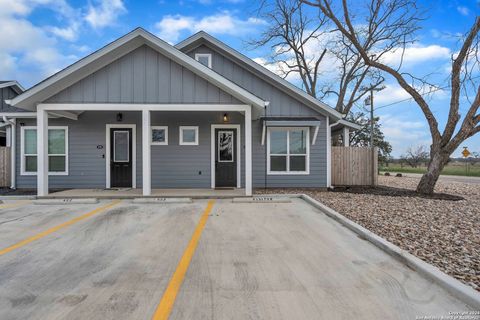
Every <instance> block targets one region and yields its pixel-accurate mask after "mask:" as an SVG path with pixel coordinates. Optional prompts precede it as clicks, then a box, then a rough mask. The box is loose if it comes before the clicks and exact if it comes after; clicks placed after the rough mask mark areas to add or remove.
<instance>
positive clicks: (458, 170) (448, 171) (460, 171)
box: [380, 164, 480, 177]
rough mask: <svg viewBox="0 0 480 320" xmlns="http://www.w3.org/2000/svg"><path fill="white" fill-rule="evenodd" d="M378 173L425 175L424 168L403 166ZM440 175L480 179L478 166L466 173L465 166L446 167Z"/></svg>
mask: <svg viewBox="0 0 480 320" xmlns="http://www.w3.org/2000/svg"><path fill="white" fill-rule="evenodd" d="M380 171H388V172H393V173H396V172H401V173H425V172H426V171H427V168H426V167H418V168H412V167H407V166H404V167H403V168H402V167H401V166H399V165H389V166H388V167H380ZM442 174H444V175H451V176H470V177H480V165H479V164H476V165H475V166H472V165H469V166H468V172H467V171H466V169H465V165H449V166H446V167H445V168H444V169H443V171H442Z"/></svg>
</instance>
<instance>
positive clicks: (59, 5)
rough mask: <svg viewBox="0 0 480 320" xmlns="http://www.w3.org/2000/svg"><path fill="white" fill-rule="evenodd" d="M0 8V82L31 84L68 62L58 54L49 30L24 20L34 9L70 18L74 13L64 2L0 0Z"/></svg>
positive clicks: (69, 59) (49, 0)
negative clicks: (5, 80)
mask: <svg viewBox="0 0 480 320" xmlns="http://www.w3.org/2000/svg"><path fill="white" fill-rule="evenodd" d="M0 7H1V8H2V10H1V11H0V30H2V32H0V61H1V62H0V75H1V77H2V78H11V79H17V80H20V81H22V80H23V81H22V82H28V83H30V84H31V83H32V82H35V81H38V80H40V79H42V78H43V77H45V76H48V75H50V74H52V73H54V72H56V71H58V70H59V69H60V68H61V67H63V66H65V65H66V64H67V63H69V62H71V58H70V57H69V56H65V55H63V54H62V53H61V52H60V51H59V49H58V43H57V41H56V38H55V37H53V36H52V35H53V34H54V32H53V31H52V29H50V28H49V27H41V26H37V25H34V24H32V23H31V22H30V21H28V16H29V15H30V14H31V13H32V12H33V11H34V10H36V9H38V8H42V9H47V10H52V11H54V12H55V13H57V14H59V16H61V17H70V16H71V15H73V14H74V11H73V10H72V9H71V8H70V7H69V6H68V5H67V4H66V3H65V2H64V1H54V0H14V1H13V0H9V1H6V0H0ZM4 9H5V10H4Z"/></svg>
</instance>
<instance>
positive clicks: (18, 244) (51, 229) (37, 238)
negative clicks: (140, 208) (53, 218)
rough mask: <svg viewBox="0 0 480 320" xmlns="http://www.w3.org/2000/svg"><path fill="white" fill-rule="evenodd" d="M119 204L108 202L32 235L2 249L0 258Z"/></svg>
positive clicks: (118, 201) (117, 201)
mask: <svg viewBox="0 0 480 320" xmlns="http://www.w3.org/2000/svg"><path fill="white" fill-rule="evenodd" d="M120 202H121V200H116V201H112V202H110V203H109V204H107V205H105V206H102V207H99V208H97V209H95V210H92V211H90V212H88V213H85V214H84V215H81V216H79V217H76V218H74V219H72V220H69V221H67V222H64V223H61V224H59V225H57V226H55V227H52V228H50V229H47V230H45V231H43V232H40V233H37V234H36V235H34V236H32V237H30V238H27V239H25V240H22V241H20V242H18V243H16V244H14V245H12V246H10V247H7V248H5V249H3V250H0V256H1V255H3V254H5V253H8V252H10V251H13V250H15V249H18V248H21V247H23V246H24V245H27V244H29V243H30V242H33V241H35V240H39V239H41V238H43V237H46V236H48V235H49V234H51V233H54V232H55V231H58V230H60V229H63V228H65V227H68V226H71V225H72V224H74V223H77V222H79V221H82V220H85V219H87V218H89V217H91V216H93V215H94V214H97V213H99V212H102V211H105V210H107V209H110V208H112V207H113V206H115V205H117V204H118V203H120Z"/></svg>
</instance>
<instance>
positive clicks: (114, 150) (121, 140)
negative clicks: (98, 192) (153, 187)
mask: <svg viewBox="0 0 480 320" xmlns="http://www.w3.org/2000/svg"><path fill="white" fill-rule="evenodd" d="M110 181H111V183H110V184H111V187H112V188H119V187H121V188H125V187H128V188H129V187H132V129H127V128H111V129H110Z"/></svg>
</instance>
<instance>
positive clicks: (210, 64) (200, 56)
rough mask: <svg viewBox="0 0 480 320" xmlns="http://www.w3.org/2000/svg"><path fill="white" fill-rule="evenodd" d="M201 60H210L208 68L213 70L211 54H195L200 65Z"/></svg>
mask: <svg viewBox="0 0 480 320" xmlns="http://www.w3.org/2000/svg"><path fill="white" fill-rule="evenodd" d="M200 58H208V67H209V68H210V69H212V54H210V53H195V60H197V61H198V62H199V63H201V62H200V61H199V59H200ZM202 64H203V63H202Z"/></svg>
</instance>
